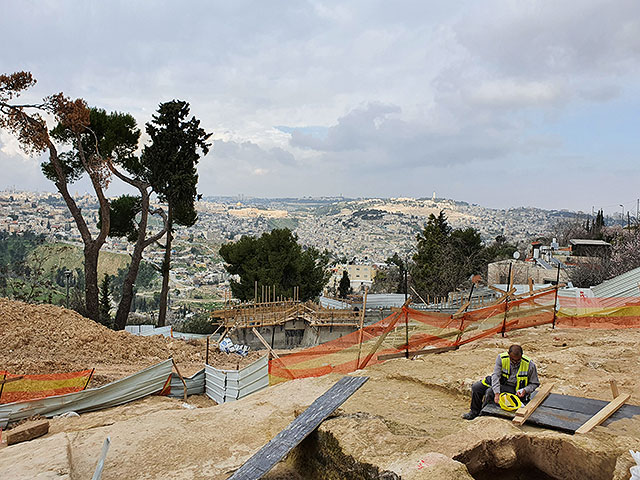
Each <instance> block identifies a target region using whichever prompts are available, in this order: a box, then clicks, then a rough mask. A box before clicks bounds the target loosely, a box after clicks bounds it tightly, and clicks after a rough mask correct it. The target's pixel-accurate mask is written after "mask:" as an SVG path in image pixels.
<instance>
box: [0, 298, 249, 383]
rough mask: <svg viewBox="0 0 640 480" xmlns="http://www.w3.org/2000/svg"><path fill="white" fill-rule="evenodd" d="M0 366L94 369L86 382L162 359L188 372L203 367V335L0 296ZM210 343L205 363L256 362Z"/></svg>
mask: <svg viewBox="0 0 640 480" xmlns="http://www.w3.org/2000/svg"><path fill="white" fill-rule="evenodd" d="M0 346H1V348H0V370H7V371H9V372H11V373H14V374H43V373H62V372H70V371H75V370H83V369H88V368H95V372H94V377H93V380H92V382H91V386H98V385H102V384H105V383H108V382H111V381H113V380H116V379H119V378H123V377H125V376H127V375H130V374H132V373H135V372H137V371H139V370H142V369H144V368H146V367H149V366H151V365H153V364H156V363H158V362H160V361H162V360H166V359H167V358H173V359H174V360H175V362H176V363H177V364H178V368H180V373H182V374H183V375H186V376H189V375H192V374H193V373H195V372H196V371H198V370H200V369H201V368H203V366H204V361H205V355H206V352H205V350H206V342H205V340H189V341H184V340H180V339H172V338H164V337H162V336H160V335H155V336H152V337H141V336H136V335H132V334H130V333H129V332H125V331H117V332H116V331H113V330H110V329H108V328H106V327H104V326H102V325H100V324H98V323H96V322H94V321H93V320H89V319H88V318H85V317H83V316H81V315H80V314H78V313H76V312H74V311H72V310H67V309H65V308H62V307H57V306H53V305H30V304H26V303H22V302H16V301H11V300H7V299H2V298H0ZM260 356H261V353H260V352H250V354H249V355H248V356H247V357H240V356H239V355H236V354H231V355H227V354H225V353H221V352H219V351H214V350H213V348H211V350H210V352H209V364H210V365H213V366H215V367H217V368H224V369H236V368H242V367H243V366H245V365H248V364H249V363H251V362H253V361H255V360H256V359H258V358H259V357H260Z"/></svg>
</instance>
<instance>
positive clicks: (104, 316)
mask: <svg viewBox="0 0 640 480" xmlns="http://www.w3.org/2000/svg"><path fill="white" fill-rule="evenodd" d="M110 283H111V281H110V278H109V275H108V274H107V273H105V274H104V277H103V278H102V282H101V283H100V302H99V308H100V317H99V319H100V323H101V324H102V325H104V326H105V327H108V328H113V321H112V319H111V313H110V310H111V292H110Z"/></svg>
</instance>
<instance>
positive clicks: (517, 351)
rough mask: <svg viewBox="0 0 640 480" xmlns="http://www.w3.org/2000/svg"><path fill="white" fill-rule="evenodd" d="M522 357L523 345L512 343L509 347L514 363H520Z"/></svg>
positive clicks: (510, 357) (510, 356)
mask: <svg viewBox="0 0 640 480" xmlns="http://www.w3.org/2000/svg"><path fill="white" fill-rule="evenodd" d="M521 358H522V347H521V346H520V345H511V346H510V347H509V359H510V360H511V361H512V362H513V363H518V362H519V361H520V359H521Z"/></svg>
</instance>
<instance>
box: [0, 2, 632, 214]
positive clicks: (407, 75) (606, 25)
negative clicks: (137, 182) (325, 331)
mask: <svg viewBox="0 0 640 480" xmlns="http://www.w3.org/2000/svg"><path fill="white" fill-rule="evenodd" d="M0 11H1V12H2V14H1V15H0V31H2V32H3V34H2V37H3V42H2V43H3V47H2V53H1V54H0V72H3V73H10V72H14V71H18V70H29V71H31V72H32V73H33V75H34V76H35V77H36V78H37V79H38V84H37V86H36V87H35V88H33V90H32V91H31V92H30V94H29V96H28V97H27V98H28V99H35V98H38V97H43V96H45V95H49V94H51V93H54V92H59V91H64V92H65V94H67V95H69V96H72V97H82V98H84V99H85V100H86V101H87V102H88V103H89V104H90V105H92V106H98V107H101V108H105V109H107V110H110V111H111V110H117V111H124V112H129V113H131V114H132V115H133V116H134V117H135V118H136V119H137V121H138V123H139V125H140V126H143V125H144V123H145V122H147V121H148V120H149V119H150V116H151V115H152V113H153V111H154V110H155V109H156V108H157V105H158V104H159V103H160V102H164V101H168V100H171V99H174V98H177V99H182V100H186V101H188V102H190V103H191V106H192V113H193V114H195V115H196V116H197V117H198V118H200V119H201V120H202V124H203V126H204V127H205V128H206V129H207V130H208V131H210V132H213V137H212V138H213V140H214V146H213V149H212V151H211V152H210V153H209V154H208V155H207V156H206V157H205V158H203V159H202V160H201V163H200V167H199V173H200V182H199V189H200V191H201V192H202V193H203V194H205V195H238V194H243V195H245V196H264V197H282V196H298V197H301V196H322V195H344V196H350V197H359V196H364V197H397V196H411V197H424V196H429V197H430V196H431V195H432V193H433V192H434V191H435V192H436V194H437V196H439V197H447V198H454V199H458V200H465V201H468V202H471V203H480V204H482V205H485V206H491V207H512V206H538V207H543V208H556V209H561V208H567V209H572V210H583V211H590V210H591V208H592V207H593V206H595V207H596V208H598V207H601V206H602V207H606V210H608V211H611V212H619V211H620V210H621V208H620V206H619V205H620V204H624V205H625V208H626V209H629V210H632V211H635V208H636V199H637V198H638V197H640V167H639V164H638V160H639V154H640V68H639V67H640V2H639V1H638V0H614V1H611V0H565V1H562V2H549V1H536V0H531V1H522V0H514V1H492V0H485V1H483V2H477V1H473V2H472V1H457V2H451V1H434V0H429V1H424V0H416V1H403V0H398V1H393V2H390V1H388V0H386V1H382V0H380V1H377V0H366V1H365V0H362V1H358V0H355V1H349V2H344V1H331V2H330V1H302V0H300V1H288V0H283V1H277V0H276V1H269V2H266V1H258V0H256V1H253V2H248V1H242V0H234V1H224V2H223V1H189V2H168V1H167V2H162V1H143V0H136V1H130V0H127V1H89V0H78V1H46V0H38V1H36V0H20V1H18V0H0ZM40 160H41V159H39V158H29V157H27V156H25V155H24V154H22V153H21V152H20V151H19V149H18V148H17V144H16V142H15V140H14V139H12V137H11V136H10V135H9V134H7V133H6V132H1V133H0V172H2V173H0V189H5V188H9V187H13V186H15V187H16V188H19V189H39V190H43V189H52V186H51V184H49V183H48V182H47V181H46V180H45V179H44V177H43V176H42V174H41V173H40V170H39V162H40ZM77 188H78V189H80V190H82V191H83V189H84V188H85V187H84V186H83V184H80V185H78V186H77ZM111 193H113V194H115V193H119V192H117V188H114V189H112V192H111Z"/></svg>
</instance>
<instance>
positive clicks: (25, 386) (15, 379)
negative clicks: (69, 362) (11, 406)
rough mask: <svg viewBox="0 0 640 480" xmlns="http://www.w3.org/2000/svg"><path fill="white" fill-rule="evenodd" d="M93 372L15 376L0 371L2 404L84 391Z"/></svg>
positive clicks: (0, 400)
mask: <svg viewBox="0 0 640 480" xmlns="http://www.w3.org/2000/svg"><path fill="white" fill-rule="evenodd" d="M92 375H93V370H82V371H79V372H69V373H51V374H45V375H13V374H11V373H9V372H5V371H0V404H2V403H13V402H24V401H27V400H36V399H38V398H44V397H51V396H54V395H64V394H67V393H73V392H79V391H80V390H84V389H85V388H86V387H87V385H88V384H89V381H90V380H91V376H92Z"/></svg>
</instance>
